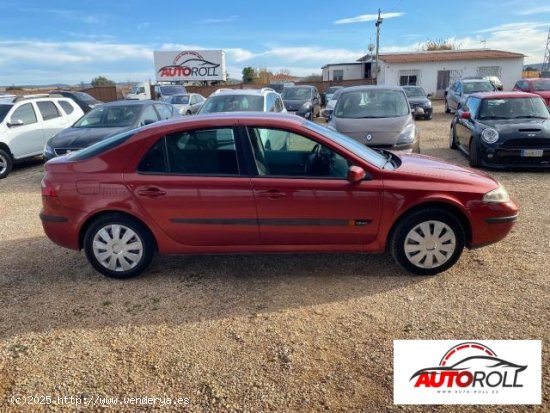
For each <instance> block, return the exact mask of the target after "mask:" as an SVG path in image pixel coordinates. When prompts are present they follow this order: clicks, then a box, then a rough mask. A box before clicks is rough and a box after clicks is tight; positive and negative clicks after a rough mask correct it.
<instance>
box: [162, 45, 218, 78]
mask: <svg viewBox="0 0 550 413" xmlns="http://www.w3.org/2000/svg"><path fill="white" fill-rule="evenodd" d="M154 59H155V70H156V80H157V81H160V82H167V81H210V80H226V73H225V53H224V51H223V50H184V51H179V52H167V51H162V52H160V51H159V52H154Z"/></svg>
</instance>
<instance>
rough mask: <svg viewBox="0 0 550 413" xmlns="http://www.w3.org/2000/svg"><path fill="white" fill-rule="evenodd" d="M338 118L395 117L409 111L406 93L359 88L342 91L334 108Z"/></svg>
mask: <svg viewBox="0 0 550 413" xmlns="http://www.w3.org/2000/svg"><path fill="white" fill-rule="evenodd" d="M334 113H335V116H336V117H337V118H348V119H362V118H395V117H399V116H406V115H407V114H408V113H409V104H408V103H407V100H406V98H405V94H404V93H403V92H401V91H399V90H376V89H372V90H358V91H354V92H347V93H342V95H340V97H339V98H338V102H337V104H336V108H335V110H334Z"/></svg>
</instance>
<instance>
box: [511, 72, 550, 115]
mask: <svg viewBox="0 0 550 413" xmlns="http://www.w3.org/2000/svg"><path fill="white" fill-rule="evenodd" d="M513 90H517V91H522V92H529V93H534V94H536V95H539V96H540V97H541V98H543V99H544V102H545V104H546V106H548V107H549V108H550V79H538V78H533V79H522V80H518V81H517V82H516V84H515V85H514V89H513Z"/></svg>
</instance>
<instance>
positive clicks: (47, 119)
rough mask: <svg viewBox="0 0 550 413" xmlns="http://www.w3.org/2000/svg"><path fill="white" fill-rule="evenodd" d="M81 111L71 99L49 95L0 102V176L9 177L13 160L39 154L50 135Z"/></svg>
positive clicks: (63, 127) (22, 97) (77, 116)
mask: <svg viewBox="0 0 550 413" xmlns="http://www.w3.org/2000/svg"><path fill="white" fill-rule="evenodd" d="M83 114H84V112H83V111H82V109H80V107H79V106H78V105H77V104H76V103H75V102H74V101H73V100H71V99H67V98H55V97H49V96H48V95H34V96H33V95H29V96H20V97H15V98H11V99H6V100H5V101H0V179H1V178H5V177H6V176H8V174H9V173H10V172H11V170H12V168H13V164H14V162H18V161H21V160H24V159H28V158H32V157H35V156H38V155H41V154H42V149H43V148H44V144H45V143H46V141H47V140H48V139H49V138H51V137H52V136H53V135H54V134H56V133H57V132H59V131H60V130H62V129H65V128H66V127H68V126H70V125H72V124H73V123H74V122H75V121H76V120H77V119H78V118H80V117H81V116H82V115H83Z"/></svg>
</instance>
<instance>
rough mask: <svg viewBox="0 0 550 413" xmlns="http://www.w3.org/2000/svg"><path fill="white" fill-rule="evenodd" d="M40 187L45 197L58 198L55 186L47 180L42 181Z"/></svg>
mask: <svg viewBox="0 0 550 413" xmlns="http://www.w3.org/2000/svg"><path fill="white" fill-rule="evenodd" d="M40 185H41V187H42V195H43V196H51V197H57V190H56V188H55V186H54V185H53V184H52V183H51V182H50V181H48V180H47V179H46V178H44V179H42V182H41V183H40Z"/></svg>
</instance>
